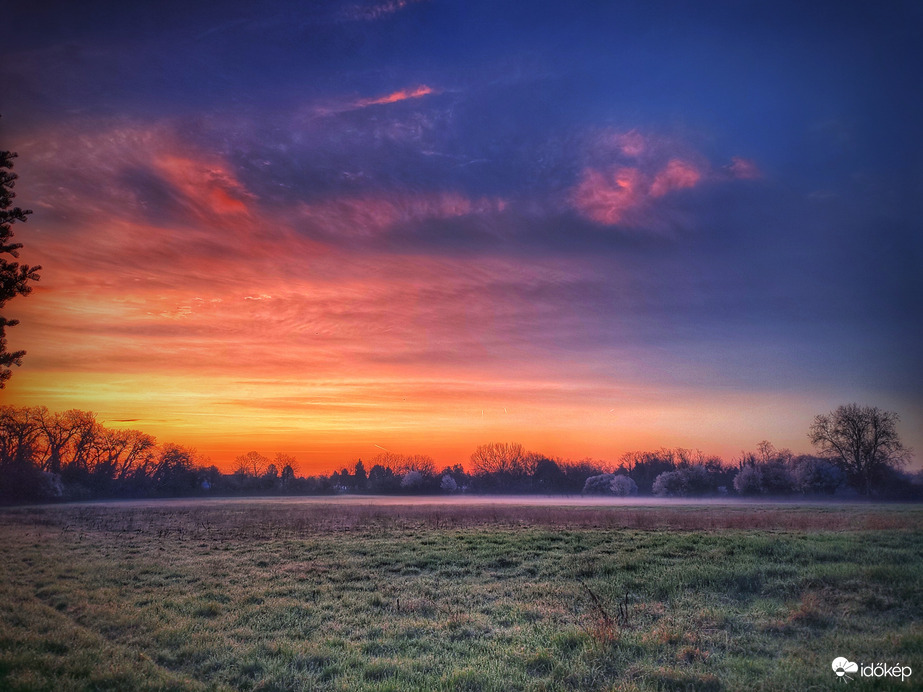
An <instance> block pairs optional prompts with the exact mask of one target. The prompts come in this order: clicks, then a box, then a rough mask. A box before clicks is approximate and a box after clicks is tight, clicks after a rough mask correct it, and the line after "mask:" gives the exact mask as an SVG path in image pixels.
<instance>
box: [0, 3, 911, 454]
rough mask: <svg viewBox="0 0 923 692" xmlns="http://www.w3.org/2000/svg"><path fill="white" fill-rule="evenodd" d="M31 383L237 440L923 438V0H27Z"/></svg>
mask: <svg viewBox="0 0 923 692" xmlns="http://www.w3.org/2000/svg"><path fill="white" fill-rule="evenodd" d="M4 15H5V17H4V24H5V25H6V27H7V29H6V31H5V32H4V34H5V38H4V45H3V48H2V49H0V50H2V52H3V59H2V60H0V83H2V84H3V85H4V87H3V90H2V95H0V114H2V119H0V147H2V148H3V149H10V150H13V151H16V152H18V153H19V158H18V159H17V161H16V172H17V173H18V174H19V176H20V179H19V180H18V181H17V188H16V191H17V193H18V197H17V202H18V203H19V204H20V205H22V206H24V207H29V208H31V209H32V210H33V211H34V214H33V215H32V217H31V218H30V219H29V221H28V224H17V227H16V229H15V231H16V236H17V240H19V241H20V242H23V243H24V245H25V248H24V251H23V260H25V261H26V262H29V263H34V264H41V265H42V267H43V269H42V272H41V275H42V278H41V281H40V282H39V283H37V284H35V287H34V292H33V293H32V294H31V295H30V296H28V297H25V298H16V299H15V300H13V301H11V302H10V303H8V304H7V306H6V308H5V309H4V310H5V312H4V315H5V316H8V317H12V318H18V319H19V320H20V321H21V323H20V325H18V326H16V327H15V328H13V329H11V330H9V332H8V337H9V342H10V343H9V345H10V347H11V348H13V349H17V348H24V349H26V351H27V355H26V358H25V360H24V364H23V366H22V367H21V368H18V369H16V370H15V372H14V375H13V379H12V380H10V382H9V384H8V387H7V388H6V389H5V390H4V391H3V392H2V394H0V396H2V398H3V402H4V403H9V404H15V405H23V406H38V405H44V406H47V407H48V408H50V409H52V410H65V409H70V408H79V409H84V410H91V411H95V412H96V413H97V416H98V420H100V421H101V422H103V423H104V424H106V425H109V426H113V427H130V428H137V429H141V430H144V431H145V432H148V433H151V434H154V435H156V436H157V438H158V439H159V440H161V441H172V442H176V443H180V444H184V445H188V446H191V447H194V448H196V449H197V450H198V451H199V453H200V454H202V455H204V456H207V457H209V458H210V459H211V460H212V461H213V462H214V463H217V464H218V465H219V466H222V467H225V468H230V467H232V466H233V458H234V457H235V456H236V455H238V454H241V453H244V452H246V451H249V450H251V449H255V450H258V451H260V452H262V453H264V454H267V455H272V454H275V453H276V452H284V453H288V454H293V455H295V456H296V458H298V460H299V463H300V468H301V470H302V472H314V471H324V470H327V471H329V470H332V469H334V468H339V467H341V466H344V465H351V464H352V463H354V461H355V460H356V459H357V458H365V459H369V458H372V457H374V456H375V455H376V454H378V453H380V452H381V451H383V450H387V451H392V452H397V453H405V454H429V455H431V456H433V457H434V458H435V460H436V462H437V463H440V464H455V463H465V462H466V461H467V459H468V457H469V456H470V454H471V452H472V451H473V450H474V449H475V447H476V446H477V445H479V444H484V443H487V442H501V441H515V442H520V443H522V444H523V445H524V446H525V447H526V448H528V449H532V450H535V451H539V452H543V453H545V454H548V455H552V456H561V457H564V458H571V459H580V458H584V457H592V458H597V459H604V460H612V461H615V460H617V459H618V457H619V456H620V455H621V454H623V453H624V452H627V451H632V450H646V449H656V448H659V447H662V446H663V447H686V448H693V449H700V450H702V451H703V452H705V453H706V454H718V455H721V456H723V457H724V458H726V459H727V460H731V459H732V458H733V457H734V456H735V455H739V454H740V452H741V451H742V450H752V449H754V448H755V447H756V445H757V443H758V442H760V441H761V440H770V441H772V442H773V443H774V444H775V445H776V447H780V448H782V447H788V448H791V449H792V450H793V451H794V452H796V453H807V452H810V451H811V446H810V443H809V440H808V439H807V431H808V428H809V426H810V423H811V421H812V419H813V416H814V415H816V414H819V413H826V412H828V411H830V410H832V409H834V408H835V407H836V406H838V405H841V404H845V403H850V402H858V403H860V404H864V405H866V404H867V405H874V406H879V407H881V408H883V409H886V410H891V411H896V412H897V413H898V414H899V415H900V416H901V424H900V428H899V431H900V433H901V435H902V437H903V439H904V441H905V443H907V444H908V445H910V446H912V447H914V448H915V449H916V450H918V451H917V460H916V461H915V462H914V464H915V465H916V466H919V459H920V454H919V450H921V449H923V430H921V429H923V425H921V423H923V359H921V357H920V353H921V347H920V344H921V340H923V339H921V337H923V310H921V296H923V271H921V270H923V226H921V221H920V219H921V218H923V213H921V212H923V136H921V131H920V123H923V90H921V89H920V84H923V47H921V44H920V42H919V36H920V32H921V30H923V5H921V4H920V3H919V2H913V1H907V2H899V1H897V0H895V1H892V2H887V3H871V2H865V1H862V2H851V1H849V0H842V1H837V2H811V3H802V2H773V3H764V2H749V1H746V0H741V1H734V2H697V3H688V2H664V1H661V0H652V1H644V2H575V1H574V0H569V1H561V2H542V1H530V2H496V1H487V2H479V1H477V0H467V1H465V2H460V1H459V2H455V1H453V0H384V1H382V0H369V1H365V0H345V1H340V0H336V1H330V2H327V1H317V2H308V3H306V2H293V1H289V0H262V1H260V2H254V1H253V0H246V1H240V2H213V3H197V2H189V1H188V0H183V1H182V2H179V1H174V0H167V1H163V0H158V2H144V1H143V0H139V1H138V2H131V3H125V2H114V1H111V0H89V1H88V2H81V3H72V2H63V1H61V2H54V1H50V2H41V3H18V4H14V6H12V7H9V8H6V9H5V10H4Z"/></svg>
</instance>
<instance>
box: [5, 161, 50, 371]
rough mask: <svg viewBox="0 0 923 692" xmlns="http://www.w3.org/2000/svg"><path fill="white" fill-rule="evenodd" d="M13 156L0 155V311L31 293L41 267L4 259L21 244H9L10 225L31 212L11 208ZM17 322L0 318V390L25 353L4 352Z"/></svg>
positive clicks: (12, 255) (15, 256) (11, 232)
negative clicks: (9, 331) (7, 329)
mask: <svg viewBox="0 0 923 692" xmlns="http://www.w3.org/2000/svg"><path fill="white" fill-rule="evenodd" d="M14 158H16V154H14V153H13V152H10V151H0V308H2V307H3V306H5V305H6V301H8V300H10V298H14V297H16V296H18V295H19V296H24V295H26V294H27V293H30V292H31V291H32V287H31V286H29V282H30V281H38V279H39V275H38V270H39V269H41V267H30V266H29V265H28V264H20V263H19V262H11V261H9V260H8V259H7V258H6V257H4V255H9V256H10V257H12V258H14V259H16V258H18V257H19V248H21V247H22V243H14V242H11V241H12V238H13V223H15V222H16V221H22V222H25V221H26V218H27V217H28V215H29V214H31V213H32V210H30V209H20V208H19V207H14V206H13V198H14V197H15V196H16V194H15V193H14V192H13V186H14V185H15V180H16V178H17V177H18V176H17V175H16V174H15V173H13V172H12V168H13V159H14ZM18 322H19V320H8V319H6V318H5V317H2V316H0V389H3V388H4V387H5V386H6V381H7V380H8V379H10V377H11V376H12V375H13V372H12V370H10V366H12V365H17V366H18V365H22V357H23V356H24V355H25V354H26V352H25V351H8V350H7V348H6V328H7V327H13V326H15V325H16V324H18Z"/></svg>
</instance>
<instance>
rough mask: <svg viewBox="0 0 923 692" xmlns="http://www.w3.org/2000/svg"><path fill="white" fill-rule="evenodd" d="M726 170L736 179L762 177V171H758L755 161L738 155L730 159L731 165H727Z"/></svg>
mask: <svg viewBox="0 0 923 692" xmlns="http://www.w3.org/2000/svg"><path fill="white" fill-rule="evenodd" d="M728 170H729V171H730V172H731V175H732V176H733V177H735V178H737V179H738V180H757V179H759V178H762V177H763V173H762V171H760V169H759V167H758V166H757V165H756V163H755V162H753V161H751V160H750V159H744V158H740V157H739V156H735V157H733V158H732V159H731V165H730V166H728Z"/></svg>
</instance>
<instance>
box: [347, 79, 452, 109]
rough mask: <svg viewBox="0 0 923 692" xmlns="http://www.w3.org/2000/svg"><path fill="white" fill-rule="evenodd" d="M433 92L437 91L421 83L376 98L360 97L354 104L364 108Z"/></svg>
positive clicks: (415, 97)
mask: <svg viewBox="0 0 923 692" xmlns="http://www.w3.org/2000/svg"><path fill="white" fill-rule="evenodd" d="M435 93H437V92H436V91H435V90H434V89H433V88H432V87H428V86H426V85H425V84H421V85H420V86H417V87H414V88H412V89H399V90H398V91H394V92H392V93H390V94H387V95H385V96H379V97H378V98H370V99H361V100H359V101H357V102H356V104H355V105H356V107H357V108H365V107H366V106H379V105H383V104H386V103H397V102H398V101H406V100H408V99H418V98H422V97H424V96H429V95H430V94H435Z"/></svg>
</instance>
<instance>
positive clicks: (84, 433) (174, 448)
mask: <svg viewBox="0 0 923 692" xmlns="http://www.w3.org/2000/svg"><path fill="white" fill-rule="evenodd" d="M897 420H898V419H897V416H896V414H893V413H890V412H884V411H881V410H880V409H877V408H875V407H862V406H858V405H856V404H850V405H847V406H841V407H839V408H838V409H836V410H835V411H833V412H831V413H830V414H826V415H819V416H816V417H815V419H814V422H813V424H812V425H811V428H810V430H809V433H808V436H809V438H810V439H811V441H812V443H814V445H815V446H816V448H817V454H816V455H805V454H802V455H795V454H793V453H792V452H791V451H789V450H787V449H781V450H780V449H776V448H775V447H774V446H773V445H772V444H771V443H769V442H766V441H764V442H761V443H759V444H758V445H757V448H756V450H754V451H750V452H742V453H741V455H740V456H739V457H738V458H736V459H734V460H732V461H731V462H729V463H728V462H725V461H724V460H722V459H721V458H719V457H716V456H706V455H704V454H703V453H702V452H699V451H697V450H689V449H681V448H674V449H665V448H664V449H658V450H654V451H635V452H628V453H625V454H623V455H622V456H621V457H620V458H619V460H618V461H617V462H615V463H611V462H605V461H600V460H593V459H583V460H579V461H571V460H564V459H560V458H552V457H548V456H545V455H543V454H540V453H537V452H531V451H528V450H526V449H525V448H524V447H523V446H522V445H521V444H518V443H489V444H483V445H480V446H478V447H477V448H476V449H475V451H474V453H472V455H471V457H470V460H469V464H468V466H467V467H464V466H462V465H461V464H455V465H452V466H442V467H440V466H439V465H438V464H437V463H436V461H435V460H434V459H433V458H432V457H430V456H427V455H404V454H395V453H390V452H383V453H381V454H378V455H377V456H375V457H372V458H370V459H367V460H366V461H363V460H361V459H358V460H356V461H355V462H353V463H351V464H350V465H349V466H348V467H344V468H342V469H340V470H337V471H333V472H332V473H329V474H319V475H314V476H302V475H299V473H298V470H299V469H298V461H297V459H295V458H294V457H293V456H291V455H287V454H281V453H280V454H277V455H275V457H273V458H269V457H266V456H264V455H262V454H260V453H259V452H256V451H250V452H247V453H245V454H241V455H240V456H238V457H237V458H236V460H235V467H234V470H233V471H232V472H231V473H224V472H222V471H221V470H220V469H218V467H216V466H214V465H213V464H211V463H210V462H209V460H208V459H205V458H203V457H201V456H199V455H198V454H197V453H196V452H195V451H194V450H192V449H189V448H186V447H182V446H180V445H176V444H172V443H158V442H157V440H156V439H155V438H154V437H153V436H151V435H148V434H147V433H144V432H142V431H139V430H125V429H112V428H108V427H106V426H104V425H102V424H101V423H99V422H98V421H97V420H96V416H95V415H94V414H93V413H90V412H87V411H79V410H70V411H64V412H50V411H49V410H48V409H47V408H45V407H15V406H0V502H6V503H11V502H35V501H53V500H88V499H96V498H137V497H177V496H208V495H217V496H224V495H228V496H234V495H275V494H278V495H322V494H329V495H333V494H343V493H368V494H456V493H472V494H501V493H502V494H569V495H576V494H587V495H614V496H655V497H720V496H742V497H791V496H807V497H830V496H836V495H840V496H843V495H849V494H852V495H862V496H874V497H880V498H892V499H923V472H917V473H915V474H910V473H906V472H904V471H903V470H902V467H903V466H904V465H905V464H906V463H907V461H908V460H909V459H910V450H908V449H906V448H905V447H904V446H903V444H902V443H901V441H900V439H899V437H898V435H897V432H896V422H897Z"/></svg>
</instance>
